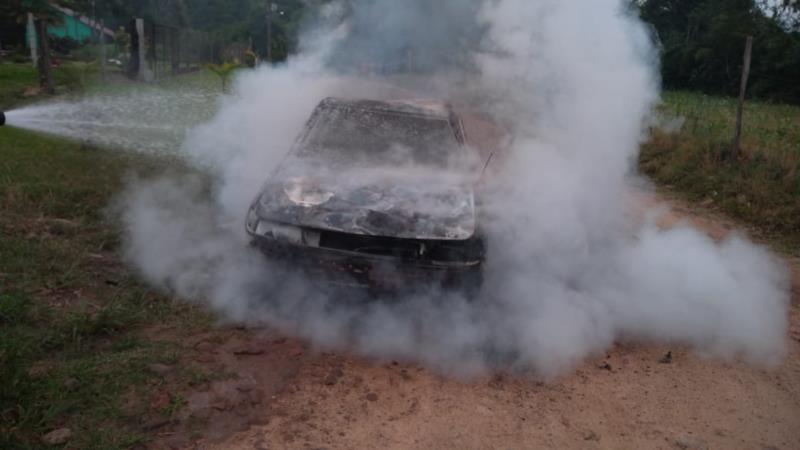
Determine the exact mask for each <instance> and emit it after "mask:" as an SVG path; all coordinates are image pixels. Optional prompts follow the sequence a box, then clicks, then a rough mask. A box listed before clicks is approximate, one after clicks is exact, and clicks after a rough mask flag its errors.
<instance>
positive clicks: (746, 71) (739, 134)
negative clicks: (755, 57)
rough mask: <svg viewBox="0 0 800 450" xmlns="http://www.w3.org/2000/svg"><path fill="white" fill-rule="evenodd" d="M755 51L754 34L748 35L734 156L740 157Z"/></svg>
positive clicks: (740, 88)
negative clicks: (743, 120) (746, 99)
mask: <svg viewBox="0 0 800 450" xmlns="http://www.w3.org/2000/svg"><path fill="white" fill-rule="evenodd" d="M752 52H753V36H747V43H746V44H745V46H744V66H743V67H742V84H741V85H740V86H739V106H738V107H737V108H736V131H735V134H734V136H733V157H734V158H738V157H739V152H740V145H741V139H742V113H743V111H744V97H745V94H746V93H747V78H748V77H749V76H750V59H751V55H752Z"/></svg>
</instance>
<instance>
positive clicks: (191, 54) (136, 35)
mask: <svg viewBox="0 0 800 450" xmlns="http://www.w3.org/2000/svg"><path fill="white" fill-rule="evenodd" d="M139 22H140V23H141V26H140V25H137V20H136V19H134V20H132V21H131V23H130V25H129V26H128V28H127V32H128V34H129V35H130V37H131V45H130V49H131V57H130V62H129V64H128V68H127V73H128V76H129V77H131V78H135V79H140V80H145V81H150V80H158V79H163V78H167V77H170V76H174V75H179V74H182V73H187V72H192V71H195V70H198V69H200V68H202V67H203V65H204V64H207V63H218V62H222V61H233V60H234V59H237V60H239V61H243V59H244V56H245V53H246V52H247V50H248V49H249V45H248V44H246V43H243V42H226V41H223V40H221V39H219V38H216V37H214V36H213V35H211V34H209V33H205V32H202V31H198V30H193V29H188V28H176V27H172V26H168V25H161V24H157V23H153V22H145V21H139ZM142 39H143V45H140V41H141V40H142Z"/></svg>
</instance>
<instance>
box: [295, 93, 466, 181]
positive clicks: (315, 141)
mask: <svg viewBox="0 0 800 450" xmlns="http://www.w3.org/2000/svg"><path fill="white" fill-rule="evenodd" d="M423 127H427V129H423V130H420V128H423ZM357 136H362V139H360V140H361V142H359V139H358V138H355V139H354V137H357ZM426 139H427V140H428V142H425V140H426ZM378 142H380V144H378V145H376V144H377V143H378ZM384 142H385V144H384ZM297 144H298V145H296V148H295V151H293V152H292V153H293V154H294V156H295V157H297V158H300V159H305V160H318V161H322V162H326V163H329V164H332V165H334V166H354V165H356V166H357V165H365V166H381V165H397V164H408V163H413V164H415V165H420V166H427V167H431V168H436V169H444V168H448V167H450V166H452V165H454V163H455V164H458V163H459V162H460V161H459V160H460V159H465V158H466V157H467V156H468V155H467V151H466V146H465V145H464V142H463V140H462V139H461V136H460V135H459V133H458V130H456V129H455V126H454V124H453V122H452V118H451V117H449V116H440V115H434V114H425V113H423V112H419V113H417V112H409V111H402V110H395V109H390V108H380V107H368V106H357V105H349V104H330V103H329V104H321V105H320V106H318V107H317V108H316V109H315V110H314V113H313V114H312V116H311V119H310V120H309V122H308V125H307V127H306V129H305V131H304V133H303V134H302V136H300V139H299V140H298V142H297Z"/></svg>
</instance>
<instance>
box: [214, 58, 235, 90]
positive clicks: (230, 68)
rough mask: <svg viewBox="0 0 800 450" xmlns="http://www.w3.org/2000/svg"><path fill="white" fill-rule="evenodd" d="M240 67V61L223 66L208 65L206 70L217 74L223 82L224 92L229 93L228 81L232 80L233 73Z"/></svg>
mask: <svg viewBox="0 0 800 450" xmlns="http://www.w3.org/2000/svg"><path fill="white" fill-rule="evenodd" d="M240 67H241V64H239V61H234V62H228V63H223V64H206V68H207V69H208V70H210V71H211V72H213V73H214V74H216V75H217V76H218V77H219V78H220V80H221V81H222V92H227V90H228V80H229V79H230V77H231V75H233V72H234V71H236V69H238V68H240Z"/></svg>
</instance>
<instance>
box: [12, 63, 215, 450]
mask: <svg viewBox="0 0 800 450" xmlns="http://www.w3.org/2000/svg"><path fill="white" fill-rule="evenodd" d="M0 80H3V81H0V98H2V99H3V100H2V101H4V102H6V103H5V104H6V105H9V104H18V103H19V102H27V101H36V100H39V98H32V99H29V98H23V97H22V96H21V93H22V91H23V90H25V89H26V88H27V87H29V86H31V85H35V84H36V78H35V72H34V71H33V70H32V69H28V68H27V67H22V66H19V65H12V64H4V65H0ZM9 80H10V82H7V81H9ZM214 81H215V80H214V79H213V76H208V74H205V75H195V76H191V77H188V78H184V79H182V80H181V82H180V85H181V86H182V87H186V86H187V85H191V84H192V83H198V84H199V88H205V87H206V83H208V84H210V83H214ZM170 82H171V83H177V81H170ZM168 83H169V82H168ZM93 89H96V90H105V91H124V90H129V89H132V86H131V85H130V84H126V83H122V84H114V85H106V86H102V87H97V88H93ZM62 93H64V91H63V89H62ZM164 170H176V171H182V170H185V168H183V167H180V166H179V165H177V164H176V163H175V161H174V158H173V159H170V160H167V159H165V158H159V157H156V156H147V157H145V156H142V155H136V154H132V153H126V152H119V151H111V150H105V149H99V148H94V147H91V146H86V145H84V144H81V143H76V142H71V141H67V140H64V139H60V138H56V137H50V136H44V135H40V134H36V133H33V132H29V131H24V130H20V129H15V128H11V127H2V128H0V211H2V213H0V380H2V382H0V449H40V448H43V444H42V442H41V437H42V435H44V434H45V433H47V432H49V431H51V430H54V429H57V428H62V427H67V428H69V429H70V430H72V432H73V438H72V439H71V440H70V441H69V443H68V444H67V447H66V448H81V449H89V448H96V449H114V448H130V447H132V446H135V445H138V444H142V443H146V442H147V440H148V436H147V433H146V431H145V428H146V421H159V420H164V419H168V418H169V416H170V415H171V414H174V413H175V412H176V411H177V410H178V409H179V408H180V406H181V397H180V395H179V394H176V395H174V396H171V397H170V398H171V399H172V400H171V403H170V404H169V405H167V406H165V407H163V408H161V409H160V410H158V411H153V410H152V405H149V403H148V402H149V401H150V398H151V394H152V393H153V392H154V391H155V390H159V391H164V390H168V391H170V392H172V391H173V390H174V391H175V392H178V391H180V389H181V386H185V385H186V384H187V383H192V382H193V380H197V379H198V377H201V378H202V377H203V376H204V375H203V374H200V373H199V372H198V371H197V370H196V369H195V368H193V366H192V365H191V364H180V365H176V369H175V370H174V371H171V372H170V374H169V375H168V376H164V375H163V374H159V373H155V372H154V371H153V370H152V369H151V368H150V367H151V366H152V364H172V363H175V362H176V361H177V359H178V357H179V355H180V354H181V352H182V351H183V350H184V346H185V345H187V344H186V343H184V342H182V337H185V336H188V335H190V334H191V333H195V332H200V331H205V330H207V329H208V328H209V327H210V323H211V320H212V318H211V316H210V315H208V314H206V313H204V312H202V311H200V310H198V309H197V308H194V307H191V306H188V305H186V304H185V303H182V302H177V301H174V300H173V299H172V298H171V297H170V296H169V295H167V294H165V293H162V292H157V291H154V290H152V289H151V288H149V287H147V286H145V285H144V284H143V283H142V282H141V281H140V280H139V278H138V277H137V274H136V273H133V272H132V271H131V270H130V269H129V268H128V266H127V265H125V264H123V263H122V256H121V242H120V236H121V233H120V228H119V224H118V223H117V222H116V220H115V217H114V214H113V212H112V211H111V210H110V209H109V205H112V204H113V203H114V196H115V195H117V194H119V193H120V191H121V189H122V188H123V180H124V179H125V177H126V176H127V175H128V174H132V173H134V174H144V175H145V176H152V175H154V174H158V173H162V172H163V171H164ZM154 328H155V329H159V330H168V331H167V332H161V333H159V336H161V337H159V338H153V337H152V333H149V332H148V330H152V329H154ZM170 336H171V337H170Z"/></svg>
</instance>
